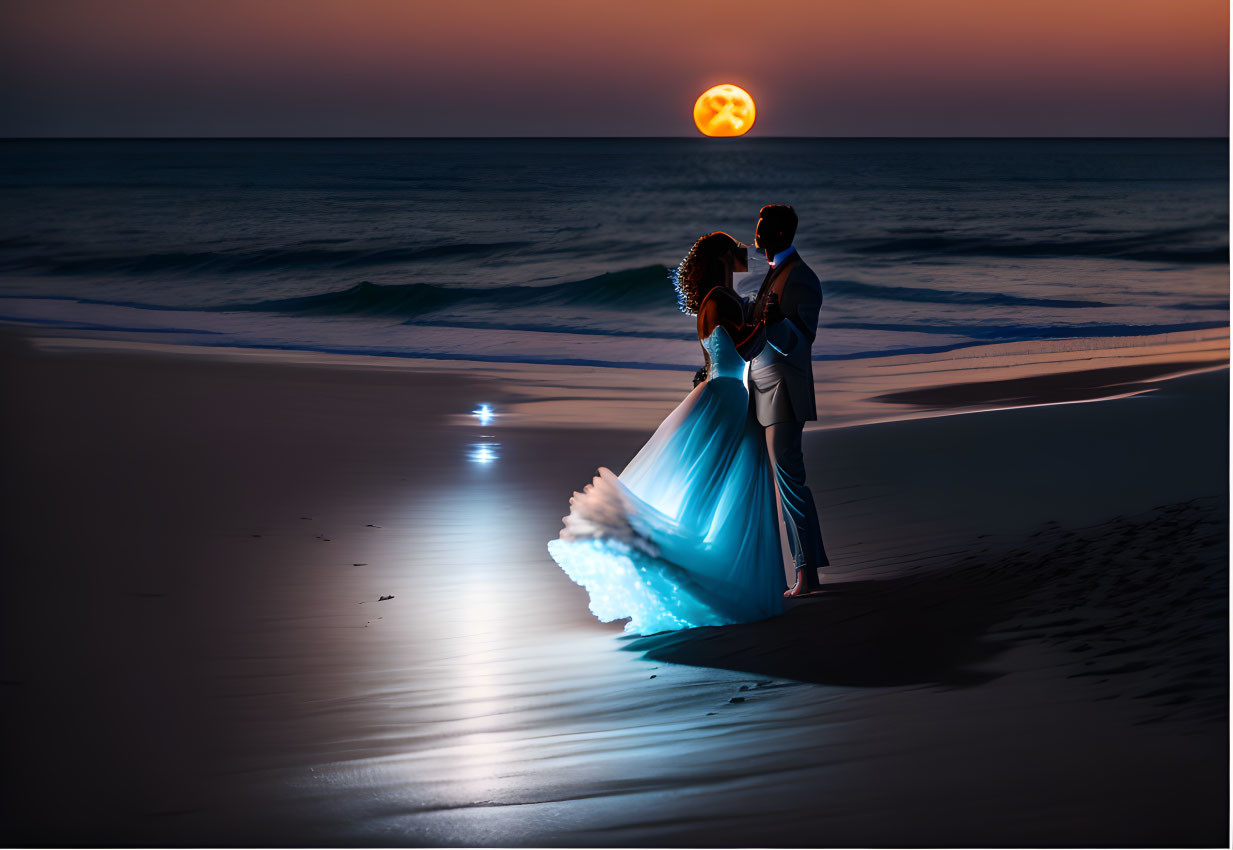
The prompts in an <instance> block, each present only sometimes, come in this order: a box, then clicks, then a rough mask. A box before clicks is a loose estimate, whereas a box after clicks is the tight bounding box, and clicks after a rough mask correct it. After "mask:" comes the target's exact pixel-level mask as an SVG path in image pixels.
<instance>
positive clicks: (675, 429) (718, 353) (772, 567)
mask: <svg viewBox="0 0 1233 850" xmlns="http://www.w3.org/2000/svg"><path fill="white" fill-rule="evenodd" d="M703 345H705V346H706V349H707V353H708V354H709V355H710V360H711V365H710V370H709V372H708V373H707V380H706V381H704V382H703V383H701V384H699V385H698V386H696V387H694V389H693V391H692V392H691V393H690V394H689V395H688V396H686V397H685V400H684V401H682V402H681V404H680V405H679V406H677V408H676V410H674V411H672V413H671V414H669V415H668V418H667V419H665V420H664V421H663V423H662V424H661V425H660V426H659V428H658V429H657V430H656V431H655V433H654V435H653V436H652V437H651V439H650V440H649V441H647V443H646V445H645V446H643V447H642V449H641V450H640V451H639V452H638V454H637V455H635V456H634V459H633V460H631V461H630V462H629V465H628V466H626V467H625V470H624V471H623V472H622V473H621V475H620V476H619V477H618V476H616V475H614V474H613V473H612V471H611V470H609V469H605V468H602V467H601V468H600V470H599V475H597V476H596V477H595V479H594V480H593V481H592V483H591V484H588V485H587V486H586V488H585V489H584V490H583V492H581V493H574V496H573V498H572V499H570V512H569V516H567V517H565V518H564V523H565V527H564V528H563V529H562V531H561V533H560V535H559V538H558V539H556V540H552V541H550V542H549V543H548V551H549V553H551V555H552V557H553V559H555V560H556V562H557V563H558V564H559V565H560V566H561V569H563V570H565V572H566V574H567V575H568V576H569V577H570V578H571V579H573V580H574V581H575V582H576V583H578V584H580V585H582V586H583V587H585V588H586V589H587V592H588V594H590V597H591V606H590V607H591V612H592V613H593V614H594V615H595V616H596V617H598V618H599V619H600V620H602V621H604V622H608V621H611V620H619V619H623V618H626V617H628V618H629V622H628V623H627V624H626V626H625V631H627V632H633V633H637V634H653V633H655V632H662V631H670V630H674V629H688V628H693V627H695V626H711V625H723V624H727V623H743V622H750V621H753V620H761V619H765V618H766V617H772V616H774V615H776V614H779V613H781V612H782V610H783V591H784V588H785V585H784V572H783V556H782V553H781V550H780V545H779V520H778V516H777V512H776V508H775V490H774V480H773V477H772V475H771V471H770V466H769V460H768V458H767V450H766V443H765V437H764V436H763V431H762V428H761V427H760V426H759V425H758V423H757V421H756V420H755V419H754V418H753V416H752V414H751V412H750V406H749V394H748V390H747V389H746V386H745V383H744V380H743V377H744V372H745V361H744V360H743V359H741V356H740V355H739V354H738V353H737V351H736V347H735V346H734V345H733V343H732V338H731V337H730V336H729V335H728V332H727V331H726V330H725V329H724V328H723V327H717V328H716V329H715V330H714V331H712V332H711V335H710V336H709V337H707V339H706V340H705V341H704V342H703Z"/></svg>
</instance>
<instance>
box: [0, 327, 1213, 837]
mask: <svg viewBox="0 0 1233 850" xmlns="http://www.w3.org/2000/svg"><path fill="white" fill-rule="evenodd" d="M0 346H2V352H0V354H2V356H0V371H2V374H3V382H4V397H5V399H6V405H5V409H6V415H5V416H4V417H3V425H2V427H3V429H4V435H3V440H2V442H0V445H2V446H3V449H2V451H3V475H4V478H5V480H6V482H7V483H8V486H7V487H6V488H5V504H4V506H3V512H2V516H3V523H4V530H3V540H4V541H5V548H6V550H7V551H6V552H5V561H6V564H7V566H6V569H5V570H4V571H2V572H0V582H2V583H3V585H2V592H0V600H2V601H0V605H2V606H3V609H2V611H0V635H3V647H4V649H3V653H0V710H2V711H3V715H4V727H5V729H6V754H5V758H4V759H2V760H0V776H2V777H3V793H2V794H0V823H3V827H2V832H0V834H2V835H3V838H4V843H6V844H9V845H70V846H71V845H81V844H89V845H98V844H102V845H114V844H119V845H136V846H184V845H190V846H200V845H212V846H253V845H272V846H323V845H324V846H373V845H435V846H486V845H505V846H510V845H514V846H697V845H705V846H770V847H773V846H803V847H805V846H812V847H819V846H823V847H824V846H867V847H883V846H995V847H996V846H1041V847H1054V846H1059V847H1060V846H1224V845H1227V841H1228V808H1227V801H1228V792H1229V788H1228V772H1227V770H1228V761H1227V754H1228V726H1227V722H1228V717H1227V704H1228V681H1227V664H1228V659H1227V641H1228V635H1227V622H1228V621H1227V599H1228V589H1227V559H1228V524H1227V516H1228V514H1227V512H1228V493H1227V481H1228V479H1227V473H1228V453H1227V446H1228V443H1227V435H1228V417H1227V411H1228V382H1229V376H1228V370H1227V365H1228V334H1227V329H1226V330H1223V331H1204V332H1192V333H1182V334H1168V335H1163V336H1161V337H1155V338H1152V339H1150V340H1149V339H1138V340H1135V341H1125V340H1123V341H1116V340H1104V341H1102V342H1101V343H1100V344H1099V345H1095V344H1091V345H1087V346H1083V345H1081V344H1080V343H1079V341H1067V342H1063V343H1059V344H1058V345H1057V346H1056V347H1055V348H1053V349H1048V348H1047V347H1042V346H1041V345H1040V344H1035V345H1033V346H1031V347H1028V346H1026V345H1019V346H1018V347H1016V344H1009V345H1004V346H983V347H980V349H979V350H978V349H971V350H967V351H959V352H946V353H942V354H913V355H902V356H898V357H885V358H870V359H863V360H844V361H835V362H820V363H818V364H817V376H818V399H819V408H820V410H821V412H822V416H821V419H820V421H819V422H818V423H817V425H816V427H814V428H811V430H809V431H808V432H807V434H806V446H805V453H806V460H807V463H808V464H809V476H810V481H811V483H812V486H813V488H814V492H815V494H816V496H817V499H818V505H819V511H820V515H821V523H822V531H823V534H824V537H825V539H826V543H827V548H828V552H829V554H830V558H831V561H832V564H833V567H832V568H831V569H829V570H828V571H827V572H826V574H825V576H824V580H825V582H826V583H827V586H828V589H829V590H830V591H831V592H830V593H829V594H828V595H825V596H823V597H821V598H819V599H815V600H810V601H803V602H798V603H795V604H793V605H792V606H791V607H790V608H789V610H788V611H787V612H786V613H785V614H784V615H783V616H781V617H778V618H774V619H772V620H768V621H765V622H761V623H753V624H746V625H741V626H733V627H725V628H707V629H696V630H691V631H688V632H679V633H670V634H664V635H656V636H649V637H636V636H629V635H624V634H623V633H622V629H621V624H620V623H609V624H603V623H599V622H597V621H596V620H595V619H594V618H593V617H592V616H591V615H590V613H589V612H588V611H587V598H586V594H585V592H584V591H583V590H582V589H581V588H580V587H577V586H576V585H574V584H572V583H571V582H570V581H569V579H568V578H567V577H566V576H565V575H564V573H562V572H561V570H560V569H558V568H557V567H556V565H555V564H554V563H553V562H552V561H551V559H549V557H548V555H547V552H546V550H545V543H546V541H548V540H549V539H551V538H553V537H555V536H556V533H557V531H558V529H559V525H560V517H561V516H562V514H563V513H564V512H565V510H566V507H567V501H568V498H569V494H570V493H571V491H572V490H574V489H577V488H579V487H580V486H581V485H583V484H585V483H586V482H587V481H588V480H589V479H590V476H591V475H592V474H593V473H594V470H595V468H596V467H598V466H601V465H604V466H610V467H613V468H616V469H618V470H619V468H620V467H621V465H622V464H623V463H624V462H625V461H626V460H627V459H628V458H629V457H631V456H632V455H633V453H634V452H635V451H636V450H637V448H638V447H639V446H640V445H641V444H642V443H643V442H644V441H645V439H646V437H647V436H648V434H649V432H650V429H651V428H653V427H654V424H655V423H656V422H658V421H659V420H660V419H662V417H663V416H664V415H665V414H666V413H667V412H668V411H669V410H671V409H672V407H673V405H674V404H675V403H676V402H677V401H678V400H679V399H680V398H681V397H682V396H683V395H684V393H685V392H686V391H687V390H688V385H689V376H688V374H686V373H682V372H679V371H667V370H659V371H654V370H641V371H639V370H621V369H605V368H590V367H565V366H534V365H518V364H501V363H473V362H465V361H444V360H442V361H432V360H410V359H400V358H378V357H359V356H356V357H348V356H325V355H310V354H301V353H296V352H280V351H256V350H247V351H245V350H240V349H222V348H218V349H209V348H204V347H189V346H160V345H157V344H155V343H153V342H151V343H146V344H143V343H133V342H124V343H120V342H109V341H107V340H83V339H77V338H76V337H75V336H74V335H73V334H72V333H69V332H65V333H63V334H61V335H59V336H57V335H54V334H51V333H43V334H40V335H39V336H37V337H36V336H30V337H19V336H7V337H4V338H2V339H0ZM1091 399H1101V400H1100V401H1091ZM482 403H488V404H492V405H493V406H494V407H495V409H496V410H497V412H498V417H497V419H496V421H495V422H494V423H493V424H491V425H489V426H481V425H480V424H478V422H477V421H476V419H475V417H474V416H472V415H471V413H470V412H471V411H472V410H474V409H475V407H476V405H478V404H482ZM956 414H962V415H956ZM382 597H388V598H385V599H382Z"/></svg>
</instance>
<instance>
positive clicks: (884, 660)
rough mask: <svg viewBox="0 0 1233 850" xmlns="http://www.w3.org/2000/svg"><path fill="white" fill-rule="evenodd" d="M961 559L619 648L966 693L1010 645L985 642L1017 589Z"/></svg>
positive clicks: (988, 675) (781, 674)
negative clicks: (751, 618)
mask: <svg viewBox="0 0 1233 850" xmlns="http://www.w3.org/2000/svg"><path fill="white" fill-rule="evenodd" d="M1018 584H1019V582H1016V581H1014V580H1012V579H1009V578H1008V576H1007V574H1006V573H1002V574H1001V576H1000V577H998V573H997V572H995V571H991V570H990V569H989V565H988V564H984V563H979V562H976V559H975V558H969V559H968V561H967V562H966V563H964V564H961V565H956V566H954V567H951V568H943V569H940V570H936V571H932V572H929V573H925V574H917V575H912V576H905V577H900V578H892V579H886V580H880V581H847V582H831V583H828V584H827V585H826V587H827V590H828V592H827V593H826V594H825V595H823V596H820V597H815V598H812V599H804V600H799V601H794V602H789V603H788V604H787V606H785V607H786V610H785V612H784V614H783V615H782V616H779V617H772V618H771V619H769V620H763V621H761V622H757V623H743V624H739V625H733V626H713V627H706V628H697V629H688V630H685V631H680V632H663V633H660V634H656V635H648V636H645V637H638V636H630V637H629V638H625V639H624V640H625V641H626V642H625V643H624V644H623V647H622V648H624V649H626V650H631V651H635V652H642V653H643V654H644V655H645V657H646V658H649V659H653V660H655V661H664V662H669V663H673V664H687V665H690V666H695V667H715V668H720V669H726V670H738V671H741V672H744V673H752V674H755V675H761V676H770V677H777V678H788V679H796V680H798V681H802V682H815V683H819V684H831V685H858V686H859V685H865V686H885V685H910V684H939V685H944V686H950V687H968V686H972V685H979V684H983V683H984V682H988V681H990V680H992V679H996V678H997V677H998V676H1000V675H1001V673H998V672H995V671H988V670H980V669H976V665H979V664H981V663H982V662H986V661H988V660H990V659H992V658H994V657H995V656H997V655H998V654H999V653H1001V652H1003V651H1004V650H1006V649H1007V648H1009V646H1010V643H1008V642H1006V641H996V640H992V639H990V638H988V637H987V636H986V632H987V631H988V630H989V628H990V627H991V626H992V625H994V624H995V623H998V622H1001V621H1003V620H1005V619H1006V618H1007V617H1008V616H1010V615H1011V606H1012V605H1013V603H1014V600H1015V599H1016V598H1017V596H1018V592H1019V590H1020V588H1018V587H1017V586H1016V585H1018Z"/></svg>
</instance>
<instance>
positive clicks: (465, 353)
mask: <svg viewBox="0 0 1233 850" xmlns="http://www.w3.org/2000/svg"><path fill="white" fill-rule="evenodd" d="M0 146H2V147H0V149H2V150H3V153H4V156H3V160H2V162H0V181H2V182H3V186H4V198H5V200H4V202H3V211H4V215H3V216H2V220H0V322H2V323H5V324H8V325H21V326H24V327H28V328H46V329H55V331H56V332H57V333H65V332H71V333H73V334H75V335H82V336H102V337H111V338H124V339H134V340H145V341H161V342H174V343H181V344H193V345H206V346H241V347H261V348H281V349H302V350H314V351H329V352H346V353H371V354H383V355H394V356H406V357H431V358H445V359H475V360H490V361H513V362H531V363H578V364H592V365H599V366H626V367H628V366H633V367H641V368H668V369H693V368H696V366H697V365H698V364H699V362H700V360H701V354H700V351H699V349H698V344H697V341H696V337H695V330H694V320H693V318H692V317H689V316H686V315H684V314H682V313H680V312H679V311H678V310H677V308H676V298H675V293H674V291H673V288H672V284H671V282H670V280H669V271H670V269H671V268H673V267H675V265H676V264H677V263H678V262H679V261H680V259H681V257H683V256H684V255H685V253H686V252H687V251H688V250H689V247H690V245H691V244H692V243H693V241H694V240H695V239H696V238H698V237H699V236H701V235H703V234H705V233H708V232H710V231H713V230H724V231H727V232H728V233H731V234H732V235H733V236H735V237H736V238H738V239H740V240H742V241H745V242H751V241H752V239H753V230H754V225H755V223H756V221H757V217H758V210H759V208H760V207H761V206H762V205H763V204H766V203H789V204H792V205H793V206H794V207H795V208H796V210H797V213H798V215H799V217H800V230H799V232H798V235H797V238H796V246H797V248H798V250H799V251H800V253H801V255H802V256H803V257H804V259H805V260H806V262H808V263H809V264H810V265H811V266H812V267H813V269H814V270H815V271H816V272H817V273H818V276H819V277H820V278H821V280H822V288H823V294H824V303H823V307H822V315H821V320H820V326H819V332H818V338H817V342H816V344H815V346H814V357H815V359H817V360H833V359H846V358H859V357H875V356H880V355H886V354H890V353H900V352H930V351H945V350H949V349H955V348H963V347H968V346H978V345H986V344H989V343H997V342H1009V341H1025V340H1026V341H1031V340H1040V341H1042V342H1044V341H1053V340H1075V339H1085V338H1104V337H1126V336H1139V335H1147V334H1155V333H1162V332H1166V331H1185V330H1199V329H1205V328H1213V327H1222V326H1227V325H1228V324H1229V266H1228V251H1229V249H1228V142H1227V140H1225V139H1182V140H1159V139H1127V140H1108V139H1083V140H1075V139H1030V140H1029V139H1023V140H1014V139H1010V140H990V139H951V140H931V139H921V140H910V139H903V140H888V139H756V138H754V139H701V138H699V139H491V140H480V139H438V140H397V139H389V140H378V139H372V140H363V139H354V140H339V139H319V140H291V139H263V140H63V141H25V140H8V141H4V142H0ZM764 270H765V266H764V264H762V263H761V260H760V258H757V257H751V271H750V273H749V274H748V275H746V276H744V277H742V278H741V279H740V280H739V281H738V284H737V286H738V289H739V290H741V291H743V292H746V293H748V292H752V291H754V290H756V289H757V286H758V284H759V283H760V281H761V279H762V275H763V273H764Z"/></svg>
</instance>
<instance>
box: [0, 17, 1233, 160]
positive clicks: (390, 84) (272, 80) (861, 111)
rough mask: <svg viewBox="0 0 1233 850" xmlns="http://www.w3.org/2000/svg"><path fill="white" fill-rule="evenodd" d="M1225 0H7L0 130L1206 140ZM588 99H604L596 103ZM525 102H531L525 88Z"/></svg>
mask: <svg viewBox="0 0 1233 850" xmlns="http://www.w3.org/2000/svg"><path fill="white" fill-rule="evenodd" d="M1228 14H1229V7H1228V3H1227V2H1225V0H928V1H927V2H926V0H827V2H825V3H823V2H817V0H778V2H776V3H774V4H769V5H762V6H759V5H758V4H751V3H750V2H748V0H672V2H663V0H621V2H610V3H579V2H577V0H519V1H518V2H516V3H510V2H495V0H450V2H448V3H430V2H413V0H209V2H188V1H187V0H183V2H148V0H108V2H105V3H104V2H97V0H55V1H54V2H39V0H14V2H11V3H9V4H6V7H5V11H4V16H3V21H4V25H3V26H0V74H2V75H3V77H4V79H5V80H6V81H8V83H9V84H8V85H6V86H3V87H0V135H324V136H347V135H377V136H381V135H385V136H415V135H439V136H457V135H464V136H465V135H481V136H486V135H547V136H559V135H576V136H588V135H590V136H604V135H607V136H689V135H693V134H694V133H695V130H694V128H693V127H691V126H690V116H689V113H688V112H687V111H686V109H685V108H683V106H684V105H685V104H688V103H691V102H693V100H694V99H695V98H696V97H697V96H698V92H700V91H703V90H704V89H706V88H708V87H709V86H711V85H713V84H714V83H715V82H716V81H717V80H731V81H735V82H736V83H738V84H739V85H741V86H742V87H744V88H746V89H748V90H750V91H754V92H757V95H758V111H759V113H760V115H759V116H758V123H757V126H756V127H755V128H754V129H753V131H752V135H754V136H832V135H839V136H843V135H848V136H905V135H906V136H989V135H992V136H1034V135H1035V136H1042V135H1043V136H1048V135H1063V136H1065V135H1109V136H1118V135H1140V136H1162V135H1163V136H1188V135H1224V134H1225V132H1226V129H1227V126H1228V124H1227V112H1228V20H1229V19H1228ZM597 92H601V93H602V96H597V95H596V93H597ZM528 93H533V95H531V96H528Z"/></svg>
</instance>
